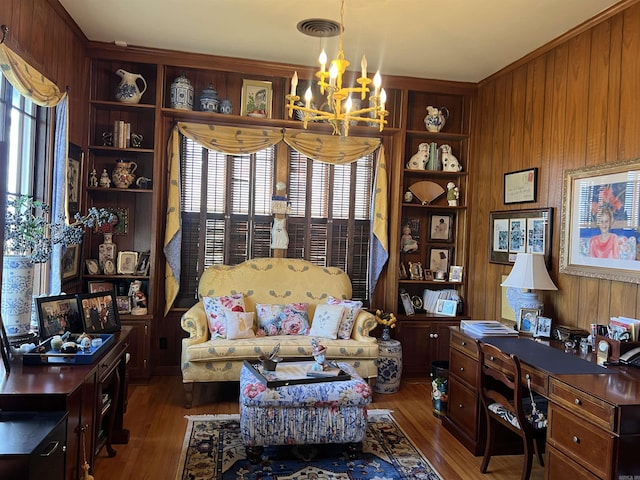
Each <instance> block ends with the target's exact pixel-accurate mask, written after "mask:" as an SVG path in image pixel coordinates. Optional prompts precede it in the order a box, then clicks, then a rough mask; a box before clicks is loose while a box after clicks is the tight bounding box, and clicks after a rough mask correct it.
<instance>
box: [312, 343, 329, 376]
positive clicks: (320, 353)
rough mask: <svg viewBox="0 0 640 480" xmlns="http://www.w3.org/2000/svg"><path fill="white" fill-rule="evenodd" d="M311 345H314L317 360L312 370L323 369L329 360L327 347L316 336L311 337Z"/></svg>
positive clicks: (314, 355)
mask: <svg viewBox="0 0 640 480" xmlns="http://www.w3.org/2000/svg"><path fill="white" fill-rule="evenodd" d="M311 346H312V347H313V358H314V360H315V361H316V362H315V363H314V364H313V365H311V370H314V371H322V370H324V367H325V362H326V361H327V356H326V355H327V347H325V346H324V345H321V344H320V343H318V340H317V339H315V338H312V339H311Z"/></svg>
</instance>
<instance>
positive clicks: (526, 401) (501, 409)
mask: <svg viewBox="0 0 640 480" xmlns="http://www.w3.org/2000/svg"><path fill="white" fill-rule="evenodd" d="M534 401H535V403H536V410H537V411H538V412H540V413H542V414H543V415H544V418H546V416H547V408H548V402H547V399H546V398H544V397H542V396H540V395H534ZM522 406H523V407H524V412H525V414H526V416H527V418H528V419H529V420H530V422H531V425H532V426H533V428H544V427H546V421H545V422H542V421H538V419H534V418H533V417H532V410H533V408H532V406H531V399H530V398H529V397H528V396H527V397H525V398H523V399H522ZM487 408H489V410H490V411H491V412H493V413H494V414H496V415H497V416H499V417H500V418H502V419H503V420H505V421H506V422H508V423H510V424H511V425H513V426H514V427H516V428H520V422H519V421H518V418H517V417H516V415H515V413H514V412H512V411H511V410H510V409H511V408H513V407H512V406H510V407H509V408H506V407H505V406H504V405H503V404H502V403H498V402H495V403H491V404H490V405H489V406H488V407H487ZM534 420H535V421H534Z"/></svg>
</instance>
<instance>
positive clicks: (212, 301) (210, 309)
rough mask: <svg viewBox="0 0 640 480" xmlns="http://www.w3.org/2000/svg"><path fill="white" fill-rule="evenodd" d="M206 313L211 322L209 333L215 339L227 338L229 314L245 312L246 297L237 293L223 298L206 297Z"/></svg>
mask: <svg viewBox="0 0 640 480" xmlns="http://www.w3.org/2000/svg"><path fill="white" fill-rule="evenodd" d="M202 303H203V305H204V311H205V313H206V314H207V321H208V322H209V331H210V332H211V336H212V337H213V338H218V337H219V338H226V336H227V318H226V313H227V312H244V311H245V309H244V295H243V294H242V293H235V294H233V295H226V296H221V297H204V298H203V299H202Z"/></svg>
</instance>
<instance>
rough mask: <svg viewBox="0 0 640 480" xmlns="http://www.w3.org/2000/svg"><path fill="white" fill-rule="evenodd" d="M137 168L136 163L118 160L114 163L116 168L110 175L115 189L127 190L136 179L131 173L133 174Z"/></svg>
mask: <svg viewBox="0 0 640 480" xmlns="http://www.w3.org/2000/svg"><path fill="white" fill-rule="evenodd" d="M137 168H138V164H137V163H136V162H128V161H126V160H118V161H117V162H116V168H115V169H114V170H113V173H112V174H111V178H112V179H113V184H114V185H115V186H116V187H117V188H129V185H131V184H132V183H133V181H134V180H135V179H136V176H135V175H134V174H133V172H135V171H136V169H137Z"/></svg>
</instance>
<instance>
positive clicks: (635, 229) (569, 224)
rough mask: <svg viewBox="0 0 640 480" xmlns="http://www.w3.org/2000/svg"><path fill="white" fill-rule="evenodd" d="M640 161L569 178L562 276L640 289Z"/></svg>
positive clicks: (571, 174) (575, 172)
mask: <svg viewBox="0 0 640 480" xmlns="http://www.w3.org/2000/svg"><path fill="white" fill-rule="evenodd" d="M639 190H640V159H635V160H630V161H629V160H627V161H624V162H617V163H610V164H604V165H597V166H592V167H587V168H580V169H573V170H567V171H566V172H565V174H564V191H563V199H562V225H561V234H560V272H561V273H567V274H569V275H581V276H585V277H594V278H603V279H609V280H617V281H620V282H628V283H636V284H637V283H640V248H639V244H640V214H639V213H638V191H639Z"/></svg>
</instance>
